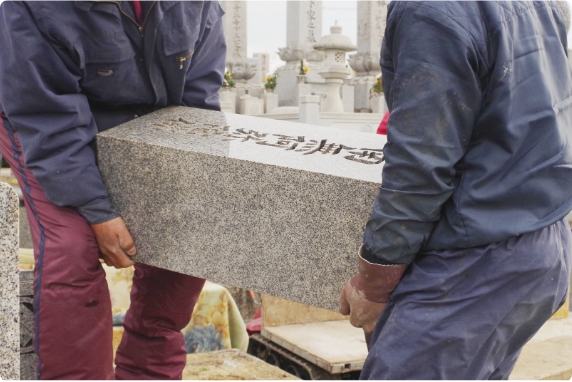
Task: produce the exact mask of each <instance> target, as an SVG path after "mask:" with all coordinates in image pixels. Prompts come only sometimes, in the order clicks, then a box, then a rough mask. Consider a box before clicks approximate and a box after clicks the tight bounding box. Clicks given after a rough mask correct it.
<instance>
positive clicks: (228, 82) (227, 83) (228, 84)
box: [222, 71, 234, 89]
mask: <svg viewBox="0 0 572 382" xmlns="http://www.w3.org/2000/svg"><path fill="white" fill-rule="evenodd" d="M222 87H223V88H225V89H230V88H233V87H234V81H233V80H232V75H231V74H230V72H228V71H227V72H226V73H224V79H223V81H222Z"/></svg>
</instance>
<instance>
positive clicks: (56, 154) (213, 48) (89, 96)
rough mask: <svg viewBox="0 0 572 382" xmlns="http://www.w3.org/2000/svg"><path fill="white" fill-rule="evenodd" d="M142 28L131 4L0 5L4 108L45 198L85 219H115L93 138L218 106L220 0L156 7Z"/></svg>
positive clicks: (221, 42)
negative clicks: (138, 121)
mask: <svg viewBox="0 0 572 382" xmlns="http://www.w3.org/2000/svg"><path fill="white" fill-rule="evenodd" d="M144 8H146V9H147V13H146V15H145V16H144V20H143V21H142V22H141V25H139V24H138V23H137V22H136V21H135V16H134V14H133V11H132V9H131V7H130V5H129V2H127V1H97V2H96V1H75V2H68V1H61V2H60V1H45V2H43V1H38V2H12V1H6V2H4V3H3V4H2V5H1V6H0V102H1V104H0V110H3V111H4V112H5V114H6V115H7V121H5V124H6V125H7V127H8V128H9V129H14V131H16V133H17V135H18V138H19V140H20V143H21V145H22V150H23V154H24V159H25V163H26V165H27V166H28V167H29V168H30V170H31V171H32V173H33V174H34V176H35V177H36V179H37V181H38V183H39V184H40V186H41V187H42V189H43V191H44V192H45V194H46V196H47V197H48V199H49V200H50V201H52V202H53V203H54V204H56V205H59V206H68V207H73V208H76V209H77V211H78V212H79V213H80V214H82V216H83V217H84V218H85V219H86V220H87V221H88V222H89V223H92V224H93V223H101V222H105V221H107V220H110V219H112V218H114V217H117V216H118V215H117V213H116V212H115V211H114V210H113V209H112V207H111V205H110V202H109V199H108V194H107V189H106V188H105V186H104V184H103V182H102V179H101V176H100V173H99V170H98V169H97V165H96V156H95V151H94V137H95V135H96V134H97V133H98V132H100V131H103V130H106V129H108V128H111V127H113V126H116V125H118V124H120V123H123V122H126V121H128V120H130V119H133V118H136V117H137V116H140V115H143V114H146V113H149V112H151V111H154V110H157V109H160V108H163V107H166V106H170V105H184V106H193V107H198V108H205V109H213V110H219V109H220V106H219V100H218V93H217V91H218V89H219V88H220V86H221V84H222V81H223V75H224V66H225V55H226V45H225V41H224V35H223V30H222V20H221V17H222V15H223V11H222V9H221V7H220V5H219V4H218V3H217V2H216V1H204V2H202V1H183V2H177V1H156V2H152V3H147V4H146V6H145V7H144Z"/></svg>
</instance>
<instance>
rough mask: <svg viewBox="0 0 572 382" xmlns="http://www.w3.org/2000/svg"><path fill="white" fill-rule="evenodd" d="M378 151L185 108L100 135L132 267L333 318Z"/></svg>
mask: <svg viewBox="0 0 572 382" xmlns="http://www.w3.org/2000/svg"><path fill="white" fill-rule="evenodd" d="M385 142H386V140H385V137H383V136H379V135H374V134H364V133H359V132H355V131H346V130H339V129H333V128H326V127H320V126H312V125H305V124H297V123H292V122H284V121H274V120H270V119H266V118H264V119H263V118H255V117H248V116H243V115H238V114H223V113H220V112H214V111H207V110H198V109H192V108H187V107H178V108H168V109H163V110H160V111H157V112H155V113H152V114H149V115H146V116H144V117H140V118H137V119H135V120H133V121H130V122H128V123H126V124H124V125H121V126H118V127H116V128H113V129H110V130H107V131H105V132H103V133H100V134H98V136H97V148H98V157H99V163H100V170H101V173H102V176H103V179H104V182H105V184H106V185H107V187H108V189H109V193H110V198H111V202H112V204H113V206H114V207H115V208H116V209H117V211H118V212H119V213H120V214H121V216H122V217H123V218H124V219H125V222H126V224H127V226H128V227H129V230H130V232H131V233H132V235H133V237H134V240H135V243H136V245H137V256H136V258H135V260H136V261H138V262H142V263H146V264H151V265H154V266H158V267H161V268H166V269H170V270H173V271H176V272H180V273H185V274H192V275H195V276H198V277H203V278H207V279H209V280H211V281H213V282H218V283H222V284H227V285H233V286H238V287H241V288H245V289H251V290H254V291H257V292H263V293H266V294H270V295H273V296H277V297H281V298H285V299H289V300H293V301H297V302H300V303H304V304H309V305H314V306H317V307H322V308H325V309H330V310H334V311H335V310H337V307H338V296H339V292H340V289H341V287H342V285H343V283H344V282H345V281H347V280H348V279H349V278H350V277H351V276H352V275H353V274H354V273H355V272H356V270H357V260H356V256H357V250H358V248H359V246H360V244H361V242H362V235H363V229H364V226H365V224H366V222H367V220H368V218H369V216H370V213H371V208H372V205H373V202H374V200H375V198H376V196H377V193H378V188H379V185H380V181H381V170H382V168H383V163H382V162H381V149H382V148H383V146H384V144H385ZM349 195H350V196H351V197H348V196H349Z"/></svg>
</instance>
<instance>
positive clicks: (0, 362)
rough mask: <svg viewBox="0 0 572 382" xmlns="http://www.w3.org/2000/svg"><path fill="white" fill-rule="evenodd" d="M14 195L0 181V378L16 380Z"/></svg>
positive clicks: (15, 225) (11, 190)
mask: <svg viewBox="0 0 572 382" xmlns="http://www.w3.org/2000/svg"><path fill="white" fill-rule="evenodd" d="M18 206H19V201H18V195H17V194H16V192H15V191H14V190H13V189H12V187H10V186H9V185H7V184H6V183H0V378H2V379H20V351H19V341H18V337H19V332H20V330H19V312H18V310H19V309H18V307H19V301H18V292H19V285H20V284H19V280H18Z"/></svg>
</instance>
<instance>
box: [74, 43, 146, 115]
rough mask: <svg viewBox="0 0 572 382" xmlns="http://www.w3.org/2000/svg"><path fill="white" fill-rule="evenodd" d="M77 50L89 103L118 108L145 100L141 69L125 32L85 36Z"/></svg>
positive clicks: (82, 81) (76, 45)
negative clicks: (116, 106)
mask: <svg viewBox="0 0 572 382" xmlns="http://www.w3.org/2000/svg"><path fill="white" fill-rule="evenodd" d="M74 47H75V50H76V51H77V53H78V55H79V61H80V69H81V72H82V78H81V80H80V86H81V88H82V90H83V92H84V94H86V95H87V96H88V98H89V99H90V100H92V101H96V102H102V103H106V104H116V105H125V104H134V103H143V102H144V101H145V98H146V94H145V85H144V80H143V77H142V75H141V68H140V67H139V66H140V65H139V63H138V62H137V60H136V57H135V56H136V54H135V50H134V49H133V46H132V45H131V42H130V41H129V39H128V37H127V36H126V35H125V34H124V33H123V32H120V33H116V34H113V35H106V36H94V37H91V36H90V37H84V38H83V39H82V40H81V41H79V42H78V43H77V44H75V46H74Z"/></svg>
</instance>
